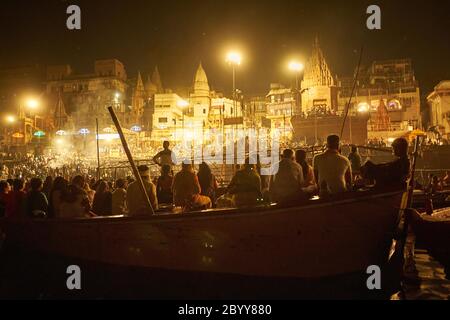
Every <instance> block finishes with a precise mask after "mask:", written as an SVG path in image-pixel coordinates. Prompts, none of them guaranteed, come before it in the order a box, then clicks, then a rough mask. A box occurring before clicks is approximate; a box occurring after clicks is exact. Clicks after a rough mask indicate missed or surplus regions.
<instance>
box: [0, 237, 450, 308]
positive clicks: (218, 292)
mask: <svg viewBox="0 0 450 320" xmlns="http://www.w3.org/2000/svg"><path fill="white" fill-rule="evenodd" d="M408 248H409V249H408ZM413 248H414V246H413V243H409V244H408V246H407V249H406V252H407V256H408V257H410V259H407V263H406V265H407V267H406V268H405V270H406V272H405V278H404V280H403V281H402V284H397V283H389V286H390V287H391V288H398V290H396V289H394V291H389V292H381V293H379V294H378V293H372V292H371V293H369V292H368V291H367V289H366V288H365V287H364V286H361V284H363V283H364V285H365V279H366V277H367V275H361V277H356V278H355V277H351V278H349V277H340V278H332V279H326V280H323V281H319V282H309V283H297V284H295V283H293V282H290V281H287V282H283V283H281V282H280V281H279V280H274V281H272V282H271V281H267V279H265V285H264V286H261V287H258V286H260V283H259V281H260V279H250V280H249V279H243V278H242V279H239V278H238V279H236V278H230V279H228V278H227V279H222V281H221V283H225V285H224V286H221V287H220V289H218V287H217V286H215V285H213V284H212V282H211V283H210V284H211V286H208V283H209V280H212V281H217V280H218V279H217V276H213V277H209V278H207V279H206V278H204V277H203V275H199V274H193V275H190V276H189V277H188V278H189V279H188V280H187V281H186V279H185V278H186V277H185V275H183V279H182V278H181V277H180V278H178V279H177V276H176V275H174V274H172V273H170V274H169V273H164V272H160V273H159V274H158V275H156V274H148V273H143V272H141V271H140V270H131V269H128V270H125V271H124V270H119V269H111V268H108V269H106V268H104V267H103V266H97V265H88V264H85V263H84V262H80V267H81V269H82V272H83V290H81V291H80V292H77V293H73V292H69V291H68V290H67V288H66V279H67V277H68V275H67V274H66V268H67V266H68V265H70V264H71V263H74V262H75V263H77V262H76V261H70V260H67V259H61V258H55V257H51V256H45V255H41V254H37V253H30V252H28V253H20V254H19V253H17V252H16V251H14V249H12V250H10V249H8V250H5V248H3V249H2V250H1V251H0V299H39V300H45V299H79V298H82V299H101V300H103V299H116V298H125V299H133V298H139V299H141V298H144V299H267V298H269V299H377V300H380V299H381V300H389V299H390V300H448V299H449V298H450V280H449V279H450V275H448V274H447V275H446V273H445V270H444V267H443V266H442V265H441V264H440V263H439V262H438V261H436V260H435V259H434V258H433V257H432V256H431V255H430V254H428V252H427V251H426V250H425V249H422V248H414V249H413ZM408 250H409V251H408ZM408 252H409V254H408ZM412 252H414V254H412ZM392 281H395V280H392ZM255 284H256V286H255ZM177 286H178V289H180V290H178V289H176V291H177V293H175V294H174V293H173V292H172V293H167V292H166V293H165V292H164V288H165V287H175V288H177ZM250 286H253V287H252V288H255V287H256V288H257V289H256V290H255V289H252V291H250V292H249V293H245V289H246V288H249V287H250ZM189 288H190V290H191V291H190V292H195V293H196V294H195V295H191V294H189V293H188V294H184V295H183V294H182V293H181V289H189ZM391 290H392V289H391Z"/></svg>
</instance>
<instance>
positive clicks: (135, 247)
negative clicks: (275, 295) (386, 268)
mask: <svg viewBox="0 0 450 320" xmlns="http://www.w3.org/2000/svg"><path fill="white" fill-rule="evenodd" d="M400 197H401V194H399V193H389V194H384V195H370V196H363V197H359V198H358V199H347V200H345V199H344V200H337V201H331V202H328V203H317V204H316V203H314V204H307V205H303V206H300V207H295V208H279V209H277V208H272V209H269V208H259V209H249V210H246V212H240V211H237V210H224V211H210V212H201V213H192V214H179V215H175V214H170V215H161V216H152V217H149V218H127V217H111V218H98V219H97V218H95V219H79V220H42V221H39V220H37V221H14V222H5V221H3V222H2V230H3V232H4V233H5V235H6V243H7V244H8V243H10V244H13V245H15V246H21V247H24V248H27V249H33V250H35V251H39V252H45V253H48V254H55V255H59V256H64V257H68V258H74V259H81V260H85V261H96V262H99V263H104V264H109V265H117V266H124V267H139V268H148V269H157V270H169V271H175V272H177V271H178V272H179V271H184V272H200V273H202V272H203V273H210V274H227V275H238V276H252V277H285V278H308V279H310V278H320V277H327V276H334V275H339V274H350V273H355V272H361V271H365V270H366V269H367V267H369V266H371V265H374V264H376V265H381V264H383V263H384V262H386V261H387V259H388V255H389V252H390V249H391V245H392V240H393V236H394V232H395V230H396V227H397V224H398V220H399V216H398V205H399V203H400ZM241 211H242V210H241Z"/></svg>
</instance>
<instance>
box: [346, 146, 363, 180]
mask: <svg viewBox="0 0 450 320" xmlns="http://www.w3.org/2000/svg"><path fill="white" fill-rule="evenodd" d="M348 160H350V163H351V165H352V173H353V175H359V174H360V170H361V155H360V154H359V152H358V147H356V146H354V145H352V151H351V152H350V153H349V155H348Z"/></svg>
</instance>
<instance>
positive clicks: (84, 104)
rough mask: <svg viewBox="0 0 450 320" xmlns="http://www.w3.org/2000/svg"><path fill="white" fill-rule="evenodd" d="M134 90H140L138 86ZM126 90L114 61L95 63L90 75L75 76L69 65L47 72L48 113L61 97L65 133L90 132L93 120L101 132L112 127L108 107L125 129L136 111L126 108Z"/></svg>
mask: <svg viewBox="0 0 450 320" xmlns="http://www.w3.org/2000/svg"><path fill="white" fill-rule="evenodd" d="M138 81H139V80H138ZM136 87H137V88H138V89H142V86H141V84H138V85H137V86H136ZM127 89H128V83H127V74H126V71H125V67H124V65H123V64H122V63H121V62H120V61H118V60H116V59H110V60H98V61H96V62H95V68H94V73H93V74H81V75H79V74H74V73H73V72H72V68H71V67H70V66H69V65H62V66H49V67H48V68H47V90H46V94H47V100H48V102H49V109H50V110H52V107H51V106H52V105H55V106H56V105H57V104H58V102H59V97H62V99H63V101H64V105H65V110H66V112H67V113H68V114H69V116H70V119H69V121H68V123H66V124H64V125H65V129H67V130H71V131H74V132H78V131H79V130H82V129H88V130H90V131H92V132H93V130H94V129H95V125H96V122H95V119H96V118H97V119H98V122H99V126H100V127H101V128H104V127H109V126H111V125H112V121H111V117H110V115H109V113H108V111H107V107H108V106H113V107H114V109H115V111H116V113H117V116H118V118H119V120H120V121H121V122H122V124H123V125H124V126H128V125H129V123H128V122H129V120H130V113H133V112H135V111H134V110H133V107H132V108H128V107H126V106H125V102H126V98H127ZM138 111H139V109H138ZM133 120H134V119H133ZM133 122H134V121H133Z"/></svg>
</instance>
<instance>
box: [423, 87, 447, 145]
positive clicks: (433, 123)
mask: <svg viewBox="0 0 450 320" xmlns="http://www.w3.org/2000/svg"><path fill="white" fill-rule="evenodd" d="M427 101H428V105H429V114H430V123H429V126H430V128H432V129H434V130H433V131H435V132H438V133H439V134H440V135H441V136H442V138H444V139H446V140H450V80H444V81H441V82H440V83H439V84H438V85H437V86H436V87H434V91H433V92H432V93H430V94H429V95H428V97H427Z"/></svg>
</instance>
